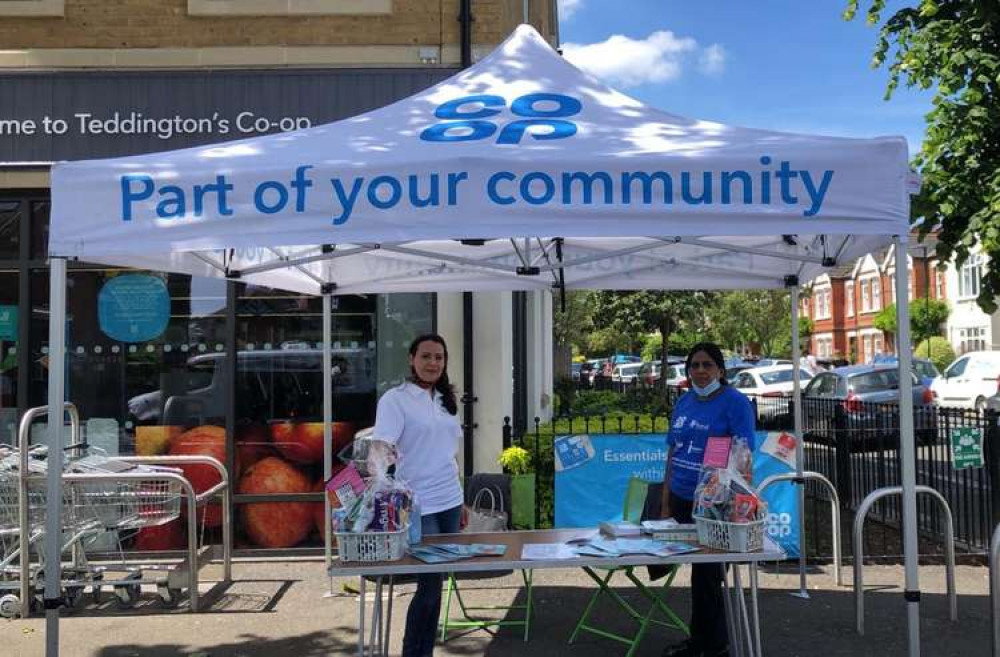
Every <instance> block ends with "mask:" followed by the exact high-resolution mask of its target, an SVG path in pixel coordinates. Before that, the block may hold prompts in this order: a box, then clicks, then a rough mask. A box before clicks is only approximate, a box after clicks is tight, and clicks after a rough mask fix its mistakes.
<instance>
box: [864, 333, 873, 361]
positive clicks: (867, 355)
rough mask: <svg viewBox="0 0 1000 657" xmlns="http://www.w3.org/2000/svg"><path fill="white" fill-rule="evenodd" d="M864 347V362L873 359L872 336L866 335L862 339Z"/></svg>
mask: <svg viewBox="0 0 1000 657" xmlns="http://www.w3.org/2000/svg"><path fill="white" fill-rule="evenodd" d="M861 344H862V348H863V349H864V352H863V353H862V356H863V360H864V362H866V363H867V362H868V361H870V360H871V359H872V336H870V335H866V336H865V337H864V338H862V340H861Z"/></svg>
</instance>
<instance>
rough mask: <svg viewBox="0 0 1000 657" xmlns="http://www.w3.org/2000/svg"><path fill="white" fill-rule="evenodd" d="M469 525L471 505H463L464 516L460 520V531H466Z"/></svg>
mask: <svg viewBox="0 0 1000 657" xmlns="http://www.w3.org/2000/svg"><path fill="white" fill-rule="evenodd" d="M468 526H469V507H467V506H465V505H464V504H463V505H462V517H461V519H459V521H458V529H459V531H463V532H464V531H465V528H466V527H468Z"/></svg>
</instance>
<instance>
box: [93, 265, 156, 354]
mask: <svg viewBox="0 0 1000 657" xmlns="http://www.w3.org/2000/svg"><path fill="white" fill-rule="evenodd" d="M97 316H98V320H99V321H100V325H101V331H103V332H104V334H105V335H107V336H108V337H109V338H111V339H112V340H120V341H121V342H145V341H146V340H153V339H155V338H158V337H159V336H160V334H162V333H163V331H164V330H165V329H166V328H167V323H168V322H169V321H170V292H169V291H168V290H167V286H166V284H165V283H164V282H163V280H162V279H161V278H159V277H157V276H150V275H149V274H124V275H121V276H115V277H114V278H112V279H110V280H109V281H108V282H107V283H105V284H104V286H103V287H102V288H101V292H100V294H98V296H97Z"/></svg>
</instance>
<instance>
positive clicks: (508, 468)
mask: <svg viewBox="0 0 1000 657" xmlns="http://www.w3.org/2000/svg"><path fill="white" fill-rule="evenodd" d="M497 462H498V463H499V464H500V465H501V466H502V467H503V469H504V472H506V473H507V474H509V475H510V503H511V504H510V505H511V507H512V508H511V510H510V513H511V524H513V526H514V528H515V529H534V528H535V474H534V472H532V459H531V452H529V451H528V450H526V449H524V448H523V447H516V446H515V447H508V448H507V449H505V450H504V451H503V452H501V453H500V458H499V459H497Z"/></svg>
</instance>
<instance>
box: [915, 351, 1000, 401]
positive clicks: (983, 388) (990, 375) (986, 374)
mask: <svg viewBox="0 0 1000 657" xmlns="http://www.w3.org/2000/svg"><path fill="white" fill-rule="evenodd" d="M998 381H1000V352H997V351H970V352H969V353H966V354H963V355H962V356H959V357H958V358H956V359H955V361H954V362H953V363H952V364H951V365H949V366H948V367H946V368H945V370H944V372H942V373H941V376H939V377H937V378H936V379H934V382H933V383H932V384H931V391H932V392H933V393H934V396H935V397H936V399H937V403H938V404H939V405H941V406H948V407H954V408H974V409H976V410H983V409H985V408H986V407H987V399H989V398H990V397H991V396H992V395H993V394H995V393H996V391H997V382H998Z"/></svg>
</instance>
